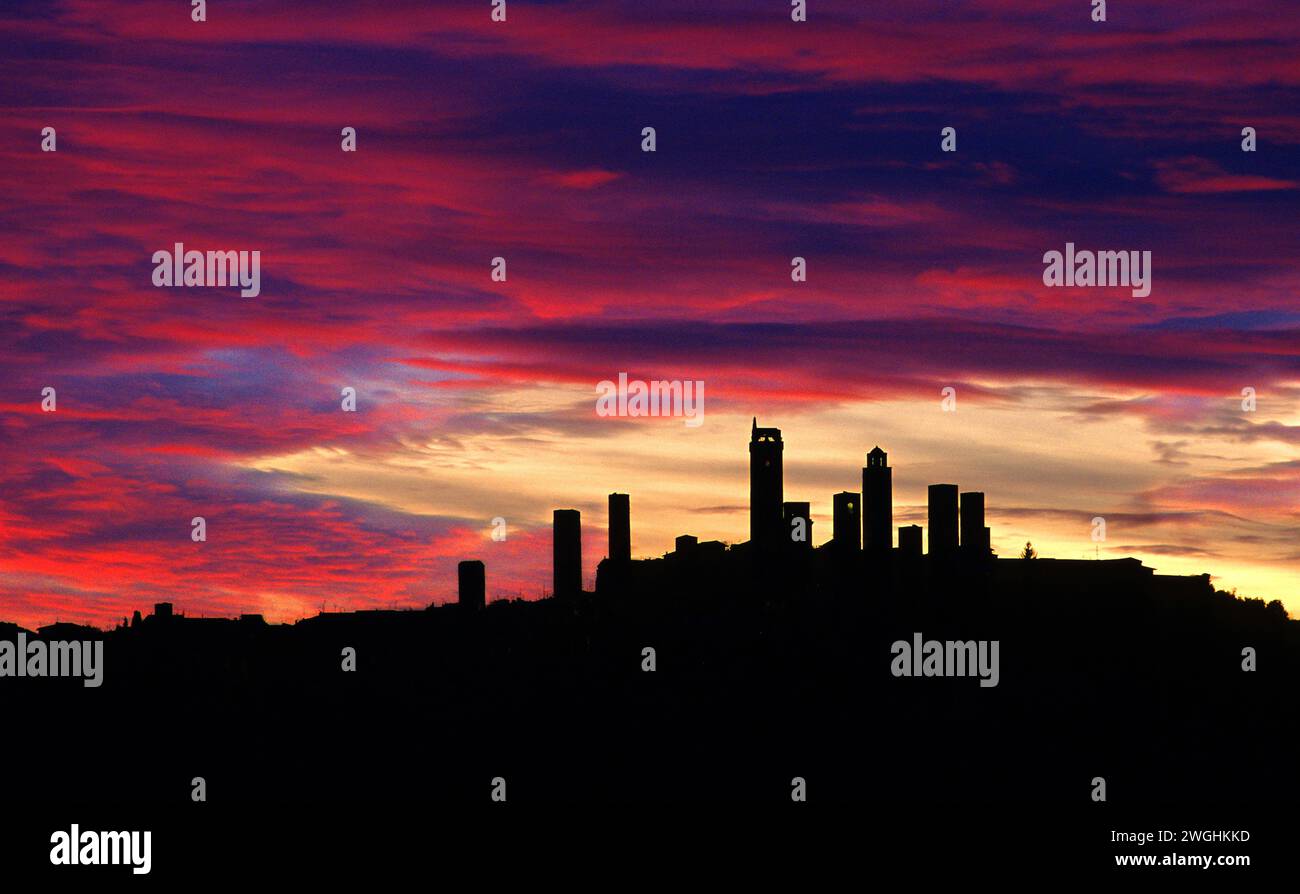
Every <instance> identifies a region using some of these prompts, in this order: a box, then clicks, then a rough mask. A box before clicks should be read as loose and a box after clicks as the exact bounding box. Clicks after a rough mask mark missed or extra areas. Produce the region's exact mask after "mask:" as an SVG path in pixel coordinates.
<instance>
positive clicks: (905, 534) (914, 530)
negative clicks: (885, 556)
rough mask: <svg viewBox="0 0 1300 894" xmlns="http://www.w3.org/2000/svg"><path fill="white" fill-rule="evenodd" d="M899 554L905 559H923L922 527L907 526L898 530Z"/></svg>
mask: <svg viewBox="0 0 1300 894" xmlns="http://www.w3.org/2000/svg"><path fill="white" fill-rule="evenodd" d="M898 554H899V555H900V556H902V557H903V558H905V559H919V558H921V526H920V525H906V526H904V527H901V528H899V529H898Z"/></svg>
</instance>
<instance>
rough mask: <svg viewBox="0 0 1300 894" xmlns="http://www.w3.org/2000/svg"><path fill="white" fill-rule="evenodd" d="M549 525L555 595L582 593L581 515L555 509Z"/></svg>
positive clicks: (568, 510) (569, 510)
mask: <svg viewBox="0 0 1300 894" xmlns="http://www.w3.org/2000/svg"><path fill="white" fill-rule="evenodd" d="M553 519H554V520H553V522H552V525H551V538H552V542H551V564H552V570H553V573H554V577H555V594H556V595H557V596H561V595H572V594H574V593H580V592H582V514H581V513H580V512H578V510H576V509H556V510H555V514H554V516H553Z"/></svg>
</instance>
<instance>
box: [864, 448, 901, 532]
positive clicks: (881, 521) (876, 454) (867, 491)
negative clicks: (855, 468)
mask: <svg viewBox="0 0 1300 894" xmlns="http://www.w3.org/2000/svg"><path fill="white" fill-rule="evenodd" d="M893 546H894V470H893V469H891V468H890V467H889V456H888V455H887V454H886V453H885V451H883V450H881V449H880V448H879V447H873V448H872V449H871V452H870V453H868V454H867V465H866V467H865V468H863V470H862V549H863V550H864V551H866V552H867V553H872V554H875V555H880V554H884V553H888V552H889V551H890V549H892V548H893Z"/></svg>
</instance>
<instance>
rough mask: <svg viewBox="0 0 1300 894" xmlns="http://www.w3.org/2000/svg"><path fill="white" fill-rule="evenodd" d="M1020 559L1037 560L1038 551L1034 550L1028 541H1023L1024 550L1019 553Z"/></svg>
mask: <svg viewBox="0 0 1300 894" xmlns="http://www.w3.org/2000/svg"><path fill="white" fill-rule="evenodd" d="M1020 558H1022V559H1037V558H1038V550H1036V549H1034V545H1033V544H1032V543H1030V542H1029V541H1028V540H1026V541H1025V548H1024V549H1023V550H1021V551H1020Z"/></svg>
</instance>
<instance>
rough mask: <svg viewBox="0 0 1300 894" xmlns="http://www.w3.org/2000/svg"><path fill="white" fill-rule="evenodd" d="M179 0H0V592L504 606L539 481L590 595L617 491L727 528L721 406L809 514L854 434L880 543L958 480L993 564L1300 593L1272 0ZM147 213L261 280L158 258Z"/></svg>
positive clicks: (43, 608) (540, 533) (1289, 10)
mask: <svg viewBox="0 0 1300 894" xmlns="http://www.w3.org/2000/svg"><path fill="white" fill-rule="evenodd" d="M187 6H188V4H187V3H184V2H180V0H132V2H108V0H68V2H48V0H40V2H26V0H17V2H9V3H6V4H5V6H4V8H3V11H0V48H2V49H3V52H2V53H0V75H2V77H0V119H3V124H4V126H3V127H2V128H0V184H2V185H3V188H4V191H5V199H6V201H4V202H3V203H0V313H2V314H3V327H2V328H0V448H2V449H3V455H4V457H5V462H3V463H0V618H3V619H6V620H13V621H17V622H19V623H22V624H24V625H25V626H36V625H39V624H45V623H49V622H52V621H54V620H56V619H59V620H64V621H79V622H86V623H93V624H97V625H101V626H103V625H110V624H113V623H115V622H116V621H118V620H120V619H121V618H122V617H124V616H127V615H129V614H130V613H131V612H132V611H133V610H135V609H143V610H146V611H147V610H148V608H149V606H151V605H152V604H153V603H154V602H158V601H164V600H168V601H172V602H174V603H175V604H176V607H177V610H179V611H183V612H186V613H188V614H191V615H209V616H211V615H235V614H238V613H241V612H261V613H263V614H265V615H266V616H267V618H268V620H275V621H281V620H293V619H296V618H299V617H303V616H307V615H311V614H314V613H316V612H317V611H319V610H321V609H322V608H328V609H330V610H334V609H356V608H388V607H398V608H402V607H422V606H425V605H428V604H430V603H441V602H446V601H450V600H453V599H454V598H455V586H456V575H455V566H456V562H457V561H459V560H461V559H468V558H477V559H481V560H483V561H484V562H485V563H486V566H487V586H488V594H489V598H515V597H519V596H522V597H524V598H536V597H538V596H540V595H541V594H542V593H543V592H544V591H546V590H548V589H549V586H550V545H551V539H550V518H551V510H552V509H555V508H569V507H572V508H577V509H580V510H581V511H582V516H583V536H584V543H583V546H584V551H583V560H584V566H585V567H584V578H585V580H586V582H587V583H588V585H590V583H591V581H592V579H593V578H594V571H595V565H596V563H597V562H598V561H599V560H600V558H601V557H602V556H603V555H604V554H605V553H606V549H605V544H606V530H605V523H606V513H605V498H606V495H607V494H608V493H610V492H612V491H620V492H625V493H628V494H630V495H631V508H632V546H633V553H634V555H637V556H656V555H662V554H663V553H664V552H666V551H668V550H670V549H672V541H673V538H674V537H675V536H676V535H678V534H682V533H691V534H695V535H697V536H699V537H700V538H701V539H712V538H717V539H722V540H726V541H730V542H739V541H743V540H744V539H746V538H747V536H748V514H747V513H748V475H747V463H748V454H747V446H746V445H747V443H748V439H749V430H750V426H751V420H752V419H753V418H754V417H757V418H758V422H759V425H762V426H774V427H778V428H780V429H781V430H782V432H783V436H784V440H785V492H786V499H788V500H807V501H810V502H811V503H812V512H813V521H814V537H813V539H814V541H815V542H818V543H820V542H822V541H823V540H824V539H826V538H827V537H828V536H829V533H830V507H831V495H832V494H833V493H835V492H837V491H842V490H856V489H858V487H860V481H861V477H860V476H861V471H860V470H861V467H862V466H863V465H864V463H865V456H866V452H867V451H868V450H870V449H871V448H872V447H873V446H875V445H877V444H879V445H880V446H881V447H882V448H883V449H884V450H886V451H887V452H888V453H889V457H890V464H891V465H892V466H894V473H893V474H894V498H895V510H894V515H895V524H896V525H902V524H910V523H913V522H915V523H919V524H922V525H924V516H925V494H926V485H928V484H930V483H935V482H951V483H957V484H959V485H960V486H961V488H962V489H963V490H967V489H970V490H982V491H984V492H985V493H986V495H987V496H986V501H987V506H988V510H987V512H988V524H989V526H990V527H991V529H992V542H993V546H994V549H995V551H997V552H998V553H999V554H1001V555H1015V554H1017V553H1018V552H1019V550H1020V548H1021V547H1022V546H1023V545H1024V543H1025V542H1026V541H1032V542H1033V543H1034V546H1035V548H1036V549H1037V550H1038V552H1039V553H1040V555H1043V556H1056V557H1062V558H1083V557H1100V558H1117V557H1122V556H1136V557H1138V558H1140V559H1141V560H1142V561H1143V562H1144V563H1146V564H1147V565H1149V566H1151V567H1154V568H1155V569H1156V570H1157V571H1158V572H1159V573H1169V574H1201V573H1209V574H1211V575H1212V576H1213V581H1214V583H1215V585H1216V586H1218V587H1220V588H1223V589H1234V588H1235V589H1236V590H1237V591H1238V593H1239V594H1240V595H1243V596H1252V597H1262V598H1265V599H1269V600H1272V599H1281V600H1282V601H1283V603H1284V604H1285V605H1286V607H1287V608H1288V609H1289V611H1290V612H1291V614H1292V615H1293V616H1300V509H1298V507H1300V302H1297V297H1298V293H1300V288H1298V287H1300V273H1298V272H1297V267H1296V257H1297V247H1298V244H1297V243H1298V240H1300V236H1298V235H1297V234H1298V233H1300V227H1298V226H1297V224H1298V223H1300V213H1298V211H1300V192H1298V191H1297V190H1298V189H1300V17H1297V16H1296V15H1295V10H1294V4H1293V2H1292V0H1258V2H1249V3H1246V2H1231V0H1225V2H1215V3H1208V2H1201V3H1188V2H1186V0H1149V2H1137V0H1129V2H1124V0H1115V2H1111V3H1109V8H1108V10H1107V21H1105V22H1094V21H1092V19H1091V14H1090V13H1091V8H1090V4H1089V3H1088V2H1084V0H1072V2H1069V3H1059V2H1058V3H1051V4H1046V3H1039V4H1034V3H1024V2H1020V0H1017V2H1011V0H983V2H963V0H915V2H909V3H907V4H901V5H900V4H885V3H869V2H868V3H864V2H860V0H855V2H832V0H810V4H809V10H808V17H807V21H806V22H794V21H792V20H791V15H790V7H789V5H788V4H787V3H784V2H781V0H762V2H760V0H750V2H736V0H722V2H710V3H700V2H682V0H656V2H655V3H645V2H616V0H601V2H539V0H529V2H525V0H509V2H508V5H507V18H506V21H505V22H494V21H492V20H491V4H490V3H489V2H488V0H474V2H456V3H450V2H449V3H438V2H399V0H386V2H383V3H368V2H357V0H320V2H298V3H290V2H281V0H259V2H242V0H210V2H209V3H208V4H207V21H205V22H194V21H192V19H191V13H190V10H189V9H188V8H187ZM45 127H53V128H54V129H55V133H56V141H57V142H56V146H57V149H56V151H54V152H43V151H41V144H42V128H45ZM345 127H352V128H355V130H356V151H355V152H344V151H342V148H341V140H342V138H341V131H342V129H343V128H345ZM645 127H653V128H654V129H655V137H656V146H655V151H654V152H645V151H643V150H642V130H643V128H645ZM945 127H952V128H955V131H956V141H957V143H956V147H957V148H956V151H955V152H944V151H942V148H941V145H940V143H941V136H940V134H941V130H942V129H943V128H945ZM1243 127H1252V128H1254V129H1255V131H1256V134H1257V147H1256V151H1254V152H1244V151H1242V139H1243V138H1242V129H1243ZM176 242H183V243H184V244H185V245H186V247H187V248H192V249H198V250H223V251H224V250H249V251H251V250H257V251H260V252H261V256H260V257H261V281H262V285H261V293H260V294H259V295H258V296H256V297H241V296H240V294H239V291H238V290H237V289H230V288H220V287H213V288H196V287H191V288H158V287H155V286H154V285H153V282H152V274H153V262H152V255H153V253H154V252H155V251H158V250H167V251H170V250H171V248H172V246H173V244H174V243H176ZM1067 242H1073V243H1075V244H1076V246H1077V247H1078V248H1079V249H1080V250H1083V249H1088V250H1123V251H1150V252H1151V257H1152V283H1151V284H1152V288H1151V292H1150V294H1149V295H1146V296H1145V297H1136V296H1134V295H1133V294H1132V290H1131V289H1128V288H1082V287H1075V288H1066V287H1047V286H1045V285H1044V282H1043V271H1044V263H1043V256H1044V254H1045V253H1046V252H1049V251H1054V250H1055V251H1063V250H1064V248H1065V244H1066V243H1067ZM496 257H501V258H504V259H505V260H506V265H507V266H506V270H507V275H506V280H505V281H504V282H501V281H494V280H493V278H492V276H491V272H492V263H493V258H496ZM795 257H801V258H804V259H805V261H806V265H807V279H806V281H803V282H795V281H793V280H792V277H791V269H792V268H791V260H792V258H795ZM620 372H626V373H627V374H628V376H629V377H630V378H632V379H638V378H639V379H643V380H651V379H663V380H682V381H687V380H689V381H700V382H703V383H704V394H705V399H704V422H703V424H701V425H699V426H687V425H685V424H684V423H683V420H682V419H681V418H671V417H667V418H664V417H660V418H629V417H618V416H601V415H599V414H598V413H597V412H596V404H595V398H596V394H597V385H598V383H599V382H601V381H603V380H613V379H616V378H617V376H618V374H619V373H620ZM46 388H53V389H55V392H54V393H55V396H56V405H55V409H54V411H53V412H47V411H45V410H44V409H43V408H42V400H43V398H42V394H43V389H46ZM344 388H354V389H355V391H356V410H355V412H347V411H345V410H344V409H343V407H342V399H341V393H342V389H344ZM945 388H952V389H954V392H953V393H954V394H955V398H956V403H955V409H953V410H950V411H949V410H945V409H944V408H943V406H942V405H941V401H942V397H943V389H945ZM1246 388H1251V389H1254V394H1255V401H1256V402H1255V407H1254V409H1253V410H1247V409H1244V407H1243V397H1242V394H1243V389H1246ZM195 517H202V518H203V519H204V520H205V522H206V538H207V539H206V540H205V541H202V542H195V541H194V540H193V539H192V536H191V532H192V519H193V518H195ZM1096 517H1102V518H1104V519H1105V520H1106V539H1105V541H1104V542H1094V540H1093V537H1092V533H1093V530H1094V525H1093V523H1092V520H1093V519H1094V518H1096ZM494 519H503V520H504V532H505V539H504V540H494V539H493V537H492V534H493V531H494V530H502V529H501V528H500V526H499V525H498V526H494V524H493V520H494Z"/></svg>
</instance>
